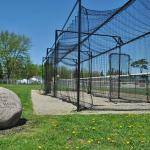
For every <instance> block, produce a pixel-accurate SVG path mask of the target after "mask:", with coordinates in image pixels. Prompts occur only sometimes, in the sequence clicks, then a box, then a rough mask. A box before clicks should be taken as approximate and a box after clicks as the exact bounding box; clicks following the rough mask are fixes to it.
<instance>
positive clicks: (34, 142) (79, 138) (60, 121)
mask: <svg viewBox="0 0 150 150" xmlns="http://www.w3.org/2000/svg"><path fill="white" fill-rule="evenodd" d="M1 86H4V85H1ZM4 87H6V88H9V89H11V90H13V91H14V92H16V93H17V94H18V96H19V97H20V98H21V101H22V104H23V107H24V112H23V115H22V117H23V118H25V119H27V120H28V121H27V123H26V124H25V125H23V126H22V127H19V128H18V127H17V128H15V129H11V130H8V131H5V132H0V150H38V149H43V150H65V149H69V150H75V149H81V150H99V149H102V150H103V149H106V150H111V149H118V150H124V149H135V150H140V149H143V150H148V149H149V147H150V114H142V115H133V114H132V115H131V114H128V115H86V116H85V115H79V114H76V115H69V116H36V115H34V114H32V103H31V96H30V95H31V93H30V91H31V89H39V87H38V86H35V85H34V86H27V85H16V86H14V85H7V86H4Z"/></svg>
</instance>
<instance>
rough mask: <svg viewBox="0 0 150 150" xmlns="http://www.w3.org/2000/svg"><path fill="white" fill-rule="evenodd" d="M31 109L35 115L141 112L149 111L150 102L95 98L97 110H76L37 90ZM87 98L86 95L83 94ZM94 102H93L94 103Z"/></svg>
mask: <svg viewBox="0 0 150 150" xmlns="http://www.w3.org/2000/svg"><path fill="white" fill-rule="evenodd" d="M31 96H32V103H33V110H34V113H35V114H37V115H68V114H131V113H132V114H143V113H150V103H137V104H135V103H133V104H130V103H117V104H114V103H110V102H107V101H108V100H107V99H105V98H101V99H100V100H99V98H97V99H96V100H95V101H96V102H97V104H100V105H99V106H98V107H97V108H98V109H99V110H97V111H90V110H86V111H81V112H76V111H75V110H76V107H75V106H74V105H72V104H70V103H67V102H64V101H62V100H60V99H58V98H53V97H51V96H45V95H41V94H40V92H39V91H35V90H33V91H32V93H31ZM85 99H86V100H88V97H86V96H85ZM96 102H95V103H96Z"/></svg>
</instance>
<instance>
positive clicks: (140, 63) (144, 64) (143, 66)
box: [131, 59, 149, 73]
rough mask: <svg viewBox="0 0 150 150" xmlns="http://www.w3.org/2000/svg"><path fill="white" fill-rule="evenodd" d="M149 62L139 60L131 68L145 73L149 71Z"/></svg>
mask: <svg viewBox="0 0 150 150" xmlns="http://www.w3.org/2000/svg"><path fill="white" fill-rule="evenodd" d="M148 64H149V63H148V61H147V60H146V59H139V60H137V61H134V62H133V63H132V64H131V66H132V67H134V68H139V69H140V73H142V72H143V70H144V69H145V70H148Z"/></svg>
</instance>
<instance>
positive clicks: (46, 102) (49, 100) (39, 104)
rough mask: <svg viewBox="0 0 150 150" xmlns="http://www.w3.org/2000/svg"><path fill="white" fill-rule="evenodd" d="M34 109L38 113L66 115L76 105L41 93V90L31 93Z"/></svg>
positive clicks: (74, 108)
mask: <svg viewBox="0 0 150 150" xmlns="http://www.w3.org/2000/svg"><path fill="white" fill-rule="evenodd" d="M31 97H32V103H33V110H34V113H35V114H37V115H66V114H71V113H72V112H73V111H74V110H76V107H75V106H74V105H72V104H69V103H67V102H63V101H61V100H59V99H57V98H53V97H50V96H45V95H41V94H40V93H39V91H35V90H32V93H31Z"/></svg>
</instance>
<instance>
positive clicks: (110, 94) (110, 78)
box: [109, 54, 112, 102]
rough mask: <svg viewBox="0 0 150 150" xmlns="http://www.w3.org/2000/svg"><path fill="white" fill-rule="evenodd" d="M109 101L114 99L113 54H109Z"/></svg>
mask: <svg viewBox="0 0 150 150" xmlns="http://www.w3.org/2000/svg"><path fill="white" fill-rule="evenodd" d="M109 86H110V87H109V101H110V102H111V99H112V77H111V54H110V55H109Z"/></svg>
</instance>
